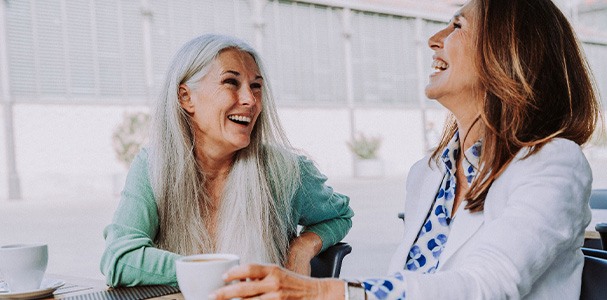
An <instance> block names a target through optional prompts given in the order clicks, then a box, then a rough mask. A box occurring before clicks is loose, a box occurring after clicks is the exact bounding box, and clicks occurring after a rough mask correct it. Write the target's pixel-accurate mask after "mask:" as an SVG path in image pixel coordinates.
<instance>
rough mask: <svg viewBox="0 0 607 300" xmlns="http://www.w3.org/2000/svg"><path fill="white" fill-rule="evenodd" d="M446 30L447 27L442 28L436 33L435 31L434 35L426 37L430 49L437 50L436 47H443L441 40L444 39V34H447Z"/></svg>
mask: <svg viewBox="0 0 607 300" xmlns="http://www.w3.org/2000/svg"><path fill="white" fill-rule="evenodd" d="M447 30H448V28H444V29H442V30H440V31H438V32H437V33H435V34H434V35H432V36H431V37H430V38H429V39H428V46H429V47H430V49H432V50H438V49H442V48H443V40H444V39H445V36H447V34H448V33H447Z"/></svg>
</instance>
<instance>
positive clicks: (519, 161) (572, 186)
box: [494, 138, 592, 193]
mask: <svg viewBox="0 0 607 300" xmlns="http://www.w3.org/2000/svg"><path fill="white" fill-rule="evenodd" d="M528 153H529V149H522V150H521V151H520V153H518V154H517V156H516V157H515V159H514V160H513V161H512V163H510V165H509V166H508V167H507V168H506V170H505V171H504V173H502V174H501V175H500V176H499V178H497V180H496V182H495V183H494V185H496V186H502V185H501V184H499V183H503V184H505V185H503V186H504V187H509V188H512V189H514V188H517V187H529V188H530V187H536V188H538V187H544V188H545V190H546V189H549V190H551V191H560V192H562V193H577V192H578V190H579V189H581V190H584V191H585V190H587V189H589V188H590V186H591V185H592V170H591V169H590V165H589V164H588V161H587V160H586V157H585V156H584V153H583V152H582V149H581V147H580V146H579V145H577V144H576V143H574V142H573V141H570V140H566V139H561V138H558V139H554V140H552V141H550V142H548V143H547V144H545V145H544V146H543V147H542V148H541V149H540V150H539V151H537V152H536V153H534V154H533V155H530V156H527V154H528Z"/></svg>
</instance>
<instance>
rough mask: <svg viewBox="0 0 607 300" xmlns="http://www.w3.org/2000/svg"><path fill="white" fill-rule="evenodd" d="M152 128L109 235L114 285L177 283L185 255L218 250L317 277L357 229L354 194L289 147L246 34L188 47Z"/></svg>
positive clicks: (106, 258) (173, 69) (105, 264)
mask: <svg viewBox="0 0 607 300" xmlns="http://www.w3.org/2000/svg"><path fill="white" fill-rule="evenodd" d="M150 134H151V135H150V145H149V146H148V147H147V148H144V149H142V151H141V152H140V153H139V155H138V156H137V158H136V159H135V160H134V161H133V163H132V165H131V169H130V171H129V175H128V177H127V181H126V184H125V188H124V190H123V192H122V197H121V201H120V204H119V206H118V208H117V210H116V213H115V215H114V218H113V221H112V224H110V225H109V226H107V227H106V229H105V231H104V236H105V239H106V249H105V252H104V254H103V257H102V259H101V270H102V272H103V273H104V274H105V275H106V279H107V284H108V285H110V286H132V285H144V284H146V285H149V284H172V285H176V284H177V279H176V275H175V265H174V261H175V260H176V259H177V258H179V257H180V256H181V255H190V254H196V253H212V252H223V253H234V254H237V255H239V256H240V257H241V260H242V261H243V262H258V263H276V264H280V265H283V266H285V267H286V268H288V269H290V270H293V271H295V272H298V273H301V274H307V275H309V273H310V260H311V259H312V258H313V257H314V256H315V255H316V254H318V253H319V252H321V251H322V250H324V249H326V248H327V247H329V246H331V245H333V244H335V243H337V242H338V241H340V240H341V239H342V238H343V237H344V236H345V235H346V233H347V232H348V230H349V229H350V227H351V224H352V223H351V220H350V219H351V217H352V216H353V212H352V210H351V209H350V207H349V206H348V202H349V199H348V197H346V196H344V195H341V194H338V193H335V192H333V189H332V188H330V187H328V186H326V185H325V181H326V177H325V176H324V175H322V174H321V173H320V172H319V171H318V170H317V169H316V167H315V166H314V164H313V162H312V161H310V160H308V159H307V158H305V157H304V156H302V155H298V154H297V152H296V151H294V150H293V149H292V148H291V146H290V144H289V142H288V140H287V138H286V136H285V133H284V131H283V129H282V127H281V125H280V122H279V119H278V116H277V112H276V107H275V104H274V100H273V99H272V93H271V91H270V86H269V84H268V77H267V75H266V73H265V71H264V68H263V66H262V64H261V59H260V57H259V56H258V55H257V53H256V52H255V50H253V49H252V48H251V47H250V46H248V45H247V44H246V43H244V42H243V41H240V40H238V39H235V38H231V37H227V36H221V35H202V36H200V37H197V38H195V39H193V40H191V41H189V42H188V43H186V44H185V45H184V46H183V47H182V48H181V49H180V50H179V51H178V52H177V54H176V55H175V57H174V58H173V60H172V62H171V64H170V66H169V69H168V72H167V75H166V78H165V81H164V85H163V86H162V89H161V93H160V97H159V99H158V102H157V106H156V109H155V112H154V116H153V125H152V130H151V132H150ZM297 225H301V226H303V227H302V228H303V229H302V231H301V232H300V233H299V234H298V232H297Z"/></svg>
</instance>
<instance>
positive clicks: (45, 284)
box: [0, 278, 65, 299]
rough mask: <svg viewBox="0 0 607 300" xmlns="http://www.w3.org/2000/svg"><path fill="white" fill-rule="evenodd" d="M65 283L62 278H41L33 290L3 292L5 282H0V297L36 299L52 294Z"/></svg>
mask: <svg viewBox="0 0 607 300" xmlns="http://www.w3.org/2000/svg"><path fill="white" fill-rule="evenodd" d="M64 284H65V281H63V280H56V279H47V278H45V279H43V280H42V284H40V288H39V289H37V290H33V291H25V292H14V293H11V292H5V291H6V283H4V282H0V299H36V298H42V297H45V296H49V295H51V294H53V292H55V291H56V290H57V289H58V288H60V287H62V286H63V285H64Z"/></svg>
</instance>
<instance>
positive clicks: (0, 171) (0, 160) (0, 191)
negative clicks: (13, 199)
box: [0, 105, 8, 199]
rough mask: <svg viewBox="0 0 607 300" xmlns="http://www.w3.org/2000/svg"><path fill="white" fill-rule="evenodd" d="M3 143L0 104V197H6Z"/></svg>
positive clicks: (2, 122)
mask: <svg viewBox="0 0 607 300" xmlns="http://www.w3.org/2000/svg"><path fill="white" fill-rule="evenodd" d="M5 143H6V139H5V128H4V106H3V105H0V199H4V198H6V197H8V174H7V173H8V166H7V162H6V145H5Z"/></svg>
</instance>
